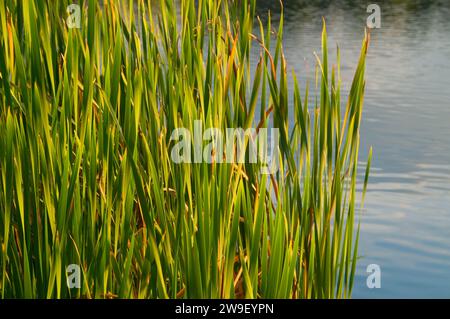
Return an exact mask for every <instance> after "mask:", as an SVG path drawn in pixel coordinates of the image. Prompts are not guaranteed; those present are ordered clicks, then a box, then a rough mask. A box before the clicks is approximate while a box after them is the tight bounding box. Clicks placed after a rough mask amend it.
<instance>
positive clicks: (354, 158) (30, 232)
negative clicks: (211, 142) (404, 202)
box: [0, 0, 370, 298]
mask: <svg viewBox="0 0 450 319" xmlns="http://www.w3.org/2000/svg"><path fill="white" fill-rule="evenodd" d="M119 3H121V4H119ZM124 3H126V1H123V2H116V1H104V2H103V4H102V5H100V4H99V3H98V2H97V1H95V0H89V1H80V4H81V8H82V19H81V28H80V29H69V28H67V26H66V24H65V21H64V19H65V17H66V7H67V6H68V5H69V4H70V3H69V1H67V0H61V1H32V0H30V1H21V0H5V1H1V2H0V17H1V20H0V29H1V32H0V34H1V36H0V76H1V79H0V83H1V84H0V137H1V138H0V243H1V256H0V273H1V275H0V293H1V297H2V298H10V297H25V298H67V297H75V298H80V297H87V298H110V297H121V298H240V297H245V298H342V297H350V295H351V288H352V285H353V280H354V274H355V265H356V259H357V258H356V257H357V251H358V250H357V248H358V237H359V227H358V226H357V224H356V217H355V213H356V211H357V209H358V208H357V203H358V201H357V192H356V183H357V181H356V179H357V166H358V165H357V164H358V149H359V128H360V122H361V116H362V108H363V95H364V69H365V56H366V51H367V45H368V39H367V37H366V38H365V40H364V42H363V45H362V50H361V57H360V60H359V62H358V65H357V68H356V72H355V76H354V80H353V84H352V87H351V91H350V93H349V99H348V102H347V104H346V108H345V112H341V101H340V96H341V94H340V79H339V67H337V68H333V69H332V70H330V69H329V66H328V57H327V41H326V39H327V37H326V31H325V27H324V30H323V38H322V47H323V52H322V57H321V58H320V59H319V58H318V70H319V72H318V81H319V83H320V94H319V96H318V97H317V103H316V105H313V106H309V105H308V100H309V99H308V89H306V91H305V94H304V97H303V98H302V97H301V93H300V92H301V91H300V89H299V85H298V83H297V81H296V79H295V76H294V85H293V87H294V90H293V92H289V91H288V75H287V72H286V61H285V59H284V55H283V48H282V33H283V17H282V16H281V22H280V24H279V27H278V30H277V32H276V38H274V37H273V36H271V32H270V30H272V26H271V21H270V18H269V19H268V21H267V25H263V24H262V22H261V21H260V20H259V19H258V20H256V19H255V5H256V2H255V0H251V1H249V2H241V1H225V0H223V1H212V0H199V1H198V3H197V4H195V2H194V1H193V0H181V1H180V2H177V3H175V2H174V1H172V0H163V1H160V2H159V4H158V5H154V4H151V3H150V1H144V0H139V1H135V2H133V1H128V3H127V6H125V5H124ZM133 3H134V4H135V9H133ZM177 6H178V9H179V13H177ZM178 15H179V16H178ZM255 26H256V28H259V30H260V35H259V36H258V37H256V36H255V35H253V33H252V32H253V29H254V27H255ZM252 48H253V49H256V50H260V58H259V61H258V63H257V67H256V69H255V70H251V68H250V50H252ZM271 52H272V53H271ZM291 93H292V94H291ZM289 101H290V102H289ZM258 114H259V115H258ZM342 114H344V115H342ZM341 117H342V118H341ZM196 120H199V121H201V123H202V125H203V127H205V128H207V127H215V128H219V129H222V130H225V129H226V128H237V127H242V128H249V127H251V126H252V125H255V123H256V124H257V125H258V128H264V127H267V126H268V125H269V123H272V125H273V126H274V127H277V128H279V129H280V148H279V151H280V155H279V159H280V170H279V171H278V172H277V173H275V174H272V175H262V174H261V173H260V165H259V164H248V163H247V164H239V163H238V164H232V163H212V164H209V163H193V164H187V163H184V164H176V163H174V162H173V161H172V159H171V156H170V153H171V150H172V148H173V146H174V143H173V141H171V140H170V134H171V132H172V131H173V130H174V129H176V128H181V127H185V128H189V129H191V130H193V125H194V121H196ZM246 142H248V140H247V141H246ZM369 159H370V158H369ZM369 165H370V161H369ZM368 167H369V166H368ZM367 174H368V168H367V173H366V179H365V183H364V189H363V194H364V193H365V188H366V184H367ZM361 205H362V204H361ZM70 264H78V265H80V266H81V272H82V280H81V288H80V289H69V288H68V287H67V285H66V273H65V272H66V267H67V266H68V265H70Z"/></svg>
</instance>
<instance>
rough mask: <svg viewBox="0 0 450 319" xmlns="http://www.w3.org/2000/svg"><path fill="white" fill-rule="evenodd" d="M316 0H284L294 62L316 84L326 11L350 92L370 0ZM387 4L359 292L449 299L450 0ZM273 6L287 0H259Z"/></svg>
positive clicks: (368, 125)
mask: <svg viewBox="0 0 450 319" xmlns="http://www.w3.org/2000/svg"><path fill="white" fill-rule="evenodd" d="M311 2H312V1H285V33H284V42H283V44H284V48H285V51H286V52H285V53H286V59H287V61H288V65H289V67H290V68H291V69H294V70H295V71H296V74H297V76H298V77H300V78H302V84H303V88H304V83H305V81H306V80H309V81H310V83H311V84H314V56H313V52H315V51H316V52H320V50H321V49H320V48H321V46H320V34H321V28H322V22H321V19H322V16H323V17H325V19H326V22H327V28H328V34H329V47H330V51H331V52H330V55H334V56H335V52H336V50H331V48H334V47H335V46H336V44H339V47H340V48H341V64H342V66H341V68H342V83H343V90H344V91H346V92H348V90H349V86H350V84H351V80H352V76H353V72H354V69H355V67H356V63H357V60H358V56H359V50H360V47H361V41H362V39H363V36H364V27H365V21H366V18H367V16H368V15H369V14H368V13H366V6H367V4H366V3H364V2H359V1H333V2H331V1H321V2H320V3H321V4H320V5H317V4H314V5H311V4H305V3H311ZM330 2H331V3H330ZM359 3H363V4H362V5H360V4H359ZM378 3H379V4H380V6H381V9H382V26H381V29H377V30H373V31H372V42H371V47H370V50H369V55H368V59H367V75H366V78H367V90H366V99H365V113H364V116H363V117H364V119H363V124H362V133H361V136H362V148H361V160H362V161H363V160H364V159H365V158H367V154H368V149H369V147H370V146H373V149H374V154H373V164H372V167H373V169H372V172H371V177H370V180H369V189H368V194H367V199H366V205H365V210H364V212H362V217H361V218H362V219H361V220H362V225H361V240H360V255H361V256H362V258H361V260H360V262H359V266H358V269H357V277H356V282H355V287H354V292H353V297H354V298H372V297H374V298H378V297H383V298H409V297H424V298H428V297H447V298H449V297H450V3H449V2H448V1H442V2H439V1H385V2H378ZM393 3H395V4H393ZM268 9H270V10H271V11H272V13H273V16H274V19H275V21H276V20H277V19H279V18H278V15H277V12H279V5H278V1H262V0H258V12H259V13H260V14H261V15H263V13H264V12H266V11H267V10H268ZM256 54H257V53H256V52H255V55H254V56H253V60H254V61H256V60H257V57H258V56H257V55H256ZM258 55H259V53H258ZM344 106H345V105H343V107H344ZM372 263H375V264H378V265H379V266H380V267H381V271H382V279H381V288H380V289H368V288H367V286H366V278H367V273H366V267H367V265H369V264H372Z"/></svg>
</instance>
